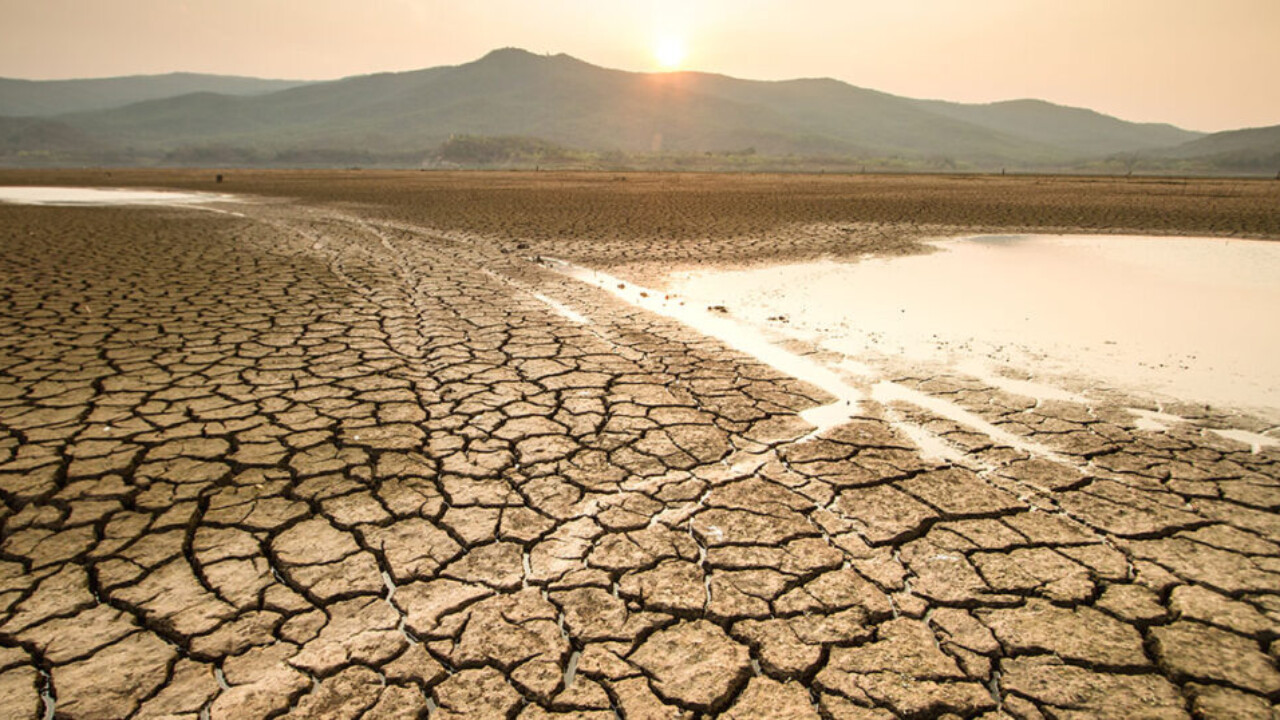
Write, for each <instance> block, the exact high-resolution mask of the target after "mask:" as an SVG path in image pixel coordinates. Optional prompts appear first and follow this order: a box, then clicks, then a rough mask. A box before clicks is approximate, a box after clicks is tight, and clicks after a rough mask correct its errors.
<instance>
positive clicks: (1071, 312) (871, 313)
mask: <svg viewBox="0 0 1280 720" xmlns="http://www.w3.org/2000/svg"><path fill="white" fill-rule="evenodd" d="M934 245H935V247H936V248H937V249H938V252H934V253H932V254H928V255H920V256H911V257H901V258H889V259H871V260H863V261H861V262H857V263H836V262H819V263H806V264H797V265H782V266H774V267H768V268H760V269H754V270H745V271H731V272H697V273H684V274H679V275H676V276H673V277H672V278H671V282H670V283H669V291H670V292H672V293H678V294H679V295H680V296H682V297H684V298H686V299H687V300H688V301H689V302H690V304H691V305H697V306H706V305H723V306H725V307H726V308H727V310H728V312H729V313H730V314H731V315H732V316H733V317H734V318H735V319H738V320H741V321H743V322H746V323H748V324H751V325H754V326H756V327H758V328H761V329H770V330H773V331H781V332H786V333H788V334H792V335H794V336H797V337H804V338H808V339H811V340H817V341H818V342H819V343H820V344H821V345H823V346H824V347H826V348H827V349H831V350H835V351H838V352H841V353H844V354H846V355H848V356H850V357H854V358H858V357H865V358H894V357H903V358H908V359H911V360H915V361H923V362H933V363H941V364H946V365H948V366H951V367H957V368H959V369H962V370H967V371H969V372H970V373H971V374H972V372H973V368H974V367H975V366H981V365H982V364H989V365H995V366H1006V367H1012V368H1016V369H1018V370H1019V371H1023V372H1026V373H1028V374H1031V375H1033V376H1037V377H1039V376H1042V375H1044V374H1050V375H1060V376H1069V377H1076V378H1091V379H1093V380H1095V381H1101V382H1102V383H1104V384H1107V385H1109V386H1114V387H1119V388H1121V389H1129V390H1143V391H1151V392H1154V393H1157V394H1160V395H1166V396H1172V397H1175V398H1178V399H1184V400H1193V401H1201V402H1207V403H1213V404H1223V405H1229V406H1234V407H1240V408H1244V409H1252V410H1255V411H1263V412H1264V414H1267V415H1272V416H1274V415H1280V323H1276V322H1273V321H1272V320H1271V318H1273V316H1274V314H1275V312H1276V311H1277V310H1280V243H1272V242H1265V241H1247V240H1224V239H1209V238H1180V237H1173V238H1149V237H1125V236H1000V237H977V238H965V239H957V240H947V241H940V242H937V243H935V244H934ZM783 317H785V318H786V320H785V322H783V321H780V319H779V318H783ZM1009 382H1013V383H1016V382H1017V381H1009ZM1010 389H1013V388H1012V387H1011V388H1010ZM1020 389H1021V390H1023V391H1024V392H1026V393H1027V394H1032V395H1036V394H1038V393H1036V392H1034V391H1035V390H1036V387H1035V385H1034V384H1025V383H1024V384H1023V385H1022V386H1021V387H1020ZM1047 394H1048V396H1050V397H1052V396H1053V393H1052V392H1048V393H1047ZM1063 399H1066V398H1063Z"/></svg>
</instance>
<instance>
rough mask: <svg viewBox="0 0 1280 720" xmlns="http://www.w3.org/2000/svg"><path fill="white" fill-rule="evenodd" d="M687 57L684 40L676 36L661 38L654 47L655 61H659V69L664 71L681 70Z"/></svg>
mask: <svg viewBox="0 0 1280 720" xmlns="http://www.w3.org/2000/svg"><path fill="white" fill-rule="evenodd" d="M686 55H688V52H687V51H686V49H685V45H684V39H683V38H679V37H676V36H675V35H663V36H661V37H659V38H658V41H657V43H655V44H654V47H653V59H654V60H657V61H658V67H660V68H662V69H663V70H679V69H680V66H681V65H682V64H683V63H684V58H685V56H686Z"/></svg>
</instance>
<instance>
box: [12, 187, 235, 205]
mask: <svg viewBox="0 0 1280 720" xmlns="http://www.w3.org/2000/svg"><path fill="white" fill-rule="evenodd" d="M229 199H231V196H230V195H221V194H218V193H198V192H181V191H177V190H132V189H123V188H83V187H36V186H6V187H0V202H7V203H13V204H17V205H68V206H71V205H81V206H84V205H88V206H94V205H191V204H199V203H208V202H217V201H220V200H229Z"/></svg>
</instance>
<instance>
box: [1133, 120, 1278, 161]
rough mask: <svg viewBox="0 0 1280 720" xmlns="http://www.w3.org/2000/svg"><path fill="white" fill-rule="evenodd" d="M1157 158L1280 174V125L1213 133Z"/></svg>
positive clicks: (1158, 153)
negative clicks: (1193, 161)
mask: <svg viewBox="0 0 1280 720" xmlns="http://www.w3.org/2000/svg"><path fill="white" fill-rule="evenodd" d="M1153 155H1155V156H1157V157H1163V158H1177V159H1182V160H1195V161H1199V162H1201V163H1205V164H1209V165H1213V166H1216V167H1219V168H1223V169H1233V170H1239V171H1259V172H1265V173H1272V172H1275V173H1280V125H1272V126H1270V127H1260V128H1247V129H1244V130H1229V131H1227V132H1219V133H1213V134H1212V135H1205V136H1204V137H1202V138H1199V139H1196V140H1192V141H1190V142H1186V143H1183V144H1181V145H1178V146H1176V147H1172V148H1166V149H1163V150H1161V151H1158V152H1156V153H1153Z"/></svg>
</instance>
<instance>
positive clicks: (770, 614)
mask: <svg viewBox="0 0 1280 720" xmlns="http://www.w3.org/2000/svg"><path fill="white" fill-rule="evenodd" d="M237 209H238V210H241V211H242V212H243V213H245V215H246V216H245V217H235V216H232V215H228V214H215V213H211V212H207V211H200V210H173V209H154V208H150V209H121V208H83V209H52V208H35V207H0V218H2V222H0V228H3V229H2V230H0V242H2V243H3V253H0V328H2V330H0V348H2V350H0V497H2V498H3V501H4V502H3V506H2V507H0V522H2V523H3V536H2V539H3V543H2V546H0V554H2V557H0V707H3V708H4V713H5V715H6V716H7V717H14V718H42V717H45V718H47V717H59V718H189V719H191V720H195V719H196V718H268V717H299V718H302V717H307V718H366V719H369V720H372V719H374V718H412V717H427V716H429V717H431V718H433V719H439V720H444V719H446V718H477V719H481V720H484V719H488V718H521V719H522V720H531V719H535V718H565V719H568V718H579V719H583V720H586V719H596V718H599V719H601V720H605V719H609V718H626V720H649V719H658V718H699V717H702V718H708V717H722V718H736V719H745V718H780V719H781V718H786V719H794V720H801V719H812V718H827V719H832V720H845V719H855V718H856V719H858V720H862V719H872V718H893V717H901V718H923V717H930V718H932V717H966V718H969V717H981V718H990V719H995V718H1019V719H1033V718H1088V717H1107V718H1184V717H1191V716H1195V717H1205V718H1245V717H1249V718H1267V717H1275V715H1276V709H1275V707H1276V706H1275V703H1276V702H1277V701H1278V700H1280V672H1277V669H1276V662H1277V654H1280V645H1278V644H1277V630H1278V628H1280V516H1278V515H1277V513H1276V511H1277V509H1280V456H1277V454H1276V452H1275V451H1274V450H1270V449H1265V448H1264V449H1263V450H1262V451H1261V452H1259V453H1254V452H1252V451H1251V449H1250V448H1249V447H1247V446H1244V445H1240V444H1237V443H1235V442H1232V441H1230V440H1227V439H1225V438H1222V437H1218V436H1216V435H1214V434H1212V433H1208V432H1205V431H1204V428H1205V427H1207V426H1209V425H1212V424H1213V423H1214V422H1216V420H1215V418H1214V417H1213V416H1208V415H1205V416H1201V417H1190V418H1189V421H1188V422H1186V423H1182V424H1179V425H1177V426H1174V427H1172V428H1170V429H1168V430H1165V431H1150V430H1143V429H1140V428H1139V425H1138V423H1136V422H1135V416H1133V415H1131V414H1129V413H1127V412H1125V411H1123V410H1122V409H1121V408H1120V407H1119V406H1114V407H1113V406H1109V405H1107V404H1098V405H1097V406H1094V407H1090V406H1084V405H1078V404H1071V403H1064V402H1042V403H1037V402H1035V401H1033V400H1027V399H1026V398H1021V397H1018V396H1015V395H1010V394H1008V393H1006V392H1000V391H997V390H996V389H994V388H990V387H985V386H983V385H982V384H981V383H976V382H973V381H972V380H971V379H966V378H963V377H926V376H920V377H911V376H902V377H899V378H897V381H898V382H899V383H900V384H902V385H904V386H907V387H910V388H912V389H914V390H916V391H919V392H922V393H926V394H929V395H935V396H939V397H945V398H946V399H948V400H949V401H950V402H953V403H956V404H958V405H960V406H962V407H964V408H965V409H966V410H967V411H969V412H971V413H974V414H975V415H977V416H979V417H981V418H983V419H984V420H985V421H987V422H989V423H991V424H993V425H995V426H997V427H1000V428H1001V429H1002V430H1003V431H1005V432H1007V433H1012V434H1013V435H1016V436H1020V437H1023V438H1026V439H1028V440H1029V441H1032V442H1034V443H1035V444H1036V445H1037V446H1042V447H1045V448H1048V449H1049V450H1050V451H1051V456H1050V457H1045V456H1040V455H1032V454H1029V453H1028V452H1027V451H1025V450H1021V449H1017V448H1013V447H1010V446H1008V445H1002V444H1001V443H999V442H997V441H993V440H992V438H991V437H989V436H987V435H983V434H980V433H975V432H973V431H972V430H970V429H966V428H964V427H961V426H958V425H954V423H951V421H949V420H947V419H946V418H942V417H935V416H931V415H929V414H928V413H927V412H926V411H923V410H921V409H919V408H909V407H896V406H883V405H879V404H877V403H874V402H867V403H866V404H865V406H864V407H863V408H861V410H860V416H859V417H857V418H855V419H853V420H851V421H850V422H848V423H846V424H843V425H841V426H839V427H836V428H833V429H831V430H828V431H826V432H825V433H823V434H822V435H821V436H819V437H816V438H806V436H807V435H809V434H810V432H811V430H812V427H811V426H809V425H808V424H807V423H806V422H804V421H803V420H802V419H801V418H800V417H799V414H798V413H799V412H800V411H803V410H805V409H808V408H812V407H815V406H819V405H823V404H825V403H828V402H830V400H831V399H830V398H828V397H825V396H824V395H823V393H822V391H820V390H817V389H815V388H813V387H811V386H808V385H806V384H804V383H802V382H800V381H798V380H795V379H792V378H788V377H785V376H782V375H781V374H779V373H778V372H776V371H774V370H772V369H770V368H769V367H767V366H764V365H762V364H760V363H759V362H756V361H754V360H753V359H751V358H749V357H746V356H743V355H740V354H737V353H734V352H732V351H730V350H728V349H726V348H725V347H724V346H722V345H720V344H718V343H717V342H714V341H711V340H708V339H706V338H703V337H700V336H698V335H696V334H695V333H693V332H692V331H690V330H688V329H686V328H683V327H681V326H679V325H677V324H675V323H674V322H672V321H670V320H666V319H663V318H660V317H657V316H653V315H650V314H647V313H645V312H642V311H639V310H635V309H633V308H630V307H628V306H626V305H623V304H620V302H619V301H616V300H614V299H612V298H610V297H608V296H606V295H605V294H604V293H602V292H600V291H598V290H595V289H592V288H589V287H587V286H585V285H580V284H576V283H575V282H574V281H572V280H569V279H567V278H564V277H561V276H558V275H556V274H553V273H551V272H550V271H548V270H547V269H545V268H543V267H541V266H539V265H538V264H536V263H534V262H530V261H529V260H527V259H524V258H520V257H518V256H517V255H516V254H514V253H513V254H506V253H503V252H501V251H500V249H499V248H498V247H497V246H496V245H494V244H489V243H485V242H481V241H477V240H473V239H468V238H467V237H462V236H450V235H447V234H441V233H435V232H430V231H427V230H423V229H419V228H415V227H412V226H409V225H404V224H395V223H389V222H385V221H377V220H374V219H371V218H362V217H358V216H354V215H351V214H343V213H339V212H337V211H329V210H324V209H319V208H311V209H305V208H300V207H289V206H286V205H280V204H274V205H273V204H258V205H252V206H249V205H246V206H244V207H238V208H237ZM546 298H550V299H552V300H553V301H554V302H558V303H562V304H563V305H565V306H567V307H569V308H572V309H574V310H575V311H577V312H579V313H581V314H582V315H584V316H586V317H587V318H588V319H589V322H587V323H577V322H573V321H572V320H571V319H570V318H568V317H566V316H565V315H564V314H562V313H558V312H556V308H555V307H554V306H553V305H549V304H548V303H546V302H545V299H546ZM894 417H899V418H901V417H907V418H909V419H910V420H912V421H913V422H915V423H916V424H917V425H918V426H920V427H926V428H928V429H930V430H932V431H933V432H935V433H936V434H938V435H940V436H942V437H944V438H946V439H947V440H948V441H950V442H951V443H953V444H954V445H955V446H958V447H962V448H964V450H965V454H964V457H963V459H962V460H959V461H956V462H953V463H938V462H932V461H928V460H926V459H925V456H923V455H922V454H921V453H920V452H919V451H918V450H917V449H916V448H915V446H914V445H913V444H912V442H911V440H910V439H909V438H908V437H906V436H905V435H903V434H902V433H901V432H900V431H899V430H898V429H897V428H898V427H899V425H898V424H895V423H894V422H890V420H891V419H893V418H894ZM802 439H803V441H802Z"/></svg>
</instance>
